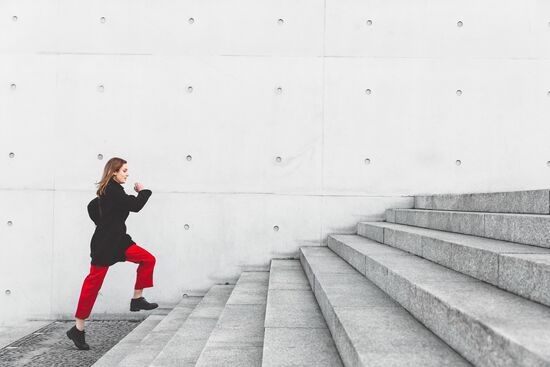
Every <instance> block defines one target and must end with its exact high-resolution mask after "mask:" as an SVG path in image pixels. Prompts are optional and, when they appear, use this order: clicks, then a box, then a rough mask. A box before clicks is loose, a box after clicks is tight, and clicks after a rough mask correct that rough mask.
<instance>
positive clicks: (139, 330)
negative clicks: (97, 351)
mask: <svg viewBox="0 0 550 367" xmlns="http://www.w3.org/2000/svg"><path fill="white" fill-rule="evenodd" d="M164 317H165V315H154V314H153V315H149V316H148V317H147V318H146V319H145V320H143V321H142V322H141V323H140V324H139V325H138V326H136V327H135V328H134V329H133V330H132V331H131V332H130V333H129V334H128V335H126V336H125V337H124V338H123V339H122V340H121V341H119V342H118V343H117V344H116V345H115V346H114V347H112V348H111V349H109V351H107V353H105V354H104V355H103V356H101V358H100V359H98V360H97V361H96V362H95V363H94V364H93V365H92V367H111V366H116V365H117V364H118V363H119V362H120V361H122V360H123V359H124V358H125V357H126V356H127V355H128V354H129V353H130V352H131V351H132V350H133V348H135V346H136V345H138V344H139V343H140V342H141V340H142V339H143V338H144V337H145V336H146V335H147V334H149V332H150V331H151V330H153V328H154V327H155V326H157V325H158V323H159V322H160V321H161V320H162V319H163V318H164Z"/></svg>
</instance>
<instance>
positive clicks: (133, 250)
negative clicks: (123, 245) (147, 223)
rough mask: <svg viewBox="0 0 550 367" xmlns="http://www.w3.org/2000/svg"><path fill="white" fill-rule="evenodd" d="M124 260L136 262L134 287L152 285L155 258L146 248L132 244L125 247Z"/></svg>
mask: <svg viewBox="0 0 550 367" xmlns="http://www.w3.org/2000/svg"><path fill="white" fill-rule="evenodd" d="M125 254H126V261H131V262H133V263H138V264H139V266H138V268H137V277H136V284H135V286H134V289H143V288H151V287H152V286H153V270H154V268H155V263H156V259H155V257H154V256H153V255H151V254H150V253H149V252H148V251H147V250H145V249H143V248H141V247H139V246H138V245H135V244H134V245H132V246H130V247H128V248H127V249H126V253H125Z"/></svg>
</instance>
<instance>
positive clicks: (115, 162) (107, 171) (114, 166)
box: [96, 157, 128, 196]
mask: <svg viewBox="0 0 550 367" xmlns="http://www.w3.org/2000/svg"><path fill="white" fill-rule="evenodd" d="M126 163H128V162H126V161H125V160H124V159H122V158H117V157H114V158H111V159H109V161H108V162H107V163H106V164H105V168H103V176H102V177H101V180H99V182H98V183H97V184H96V185H97V192H96V194H97V196H102V195H104V194H105V188H106V187H107V184H108V183H109V180H110V179H111V177H113V173H116V172H118V170H119V169H120V168H121V167H122V166H123V165H124V164H126Z"/></svg>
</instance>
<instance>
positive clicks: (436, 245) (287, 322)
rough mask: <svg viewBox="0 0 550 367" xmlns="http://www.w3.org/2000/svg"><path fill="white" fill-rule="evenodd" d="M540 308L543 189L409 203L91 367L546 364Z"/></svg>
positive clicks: (221, 291) (138, 336) (544, 317)
mask: <svg viewBox="0 0 550 367" xmlns="http://www.w3.org/2000/svg"><path fill="white" fill-rule="evenodd" d="M549 306H550V192H549V190H537V191H522V192H509V193H492V194H466V195H437V196H419V197H416V198H415V205H414V208H412V209H390V210H387V211H386V221H385V222H362V223H358V225H357V232H356V234H351V235H350V234H346V235H330V236H329V238H328V247H303V248H301V249H300V251H299V260H288V259H287V260H282V259H274V260H272V262H271V268H270V271H269V272H244V273H242V274H241V276H240V278H239V280H238V281H237V283H236V284H235V285H234V286H233V285H216V286H214V287H212V288H211V289H210V291H209V292H208V293H207V294H206V295H205V296H204V297H202V298H200V297H186V298H184V299H182V301H181V302H180V304H179V305H178V306H177V307H175V308H174V309H173V310H171V311H170V312H169V313H168V314H167V315H165V316H164V315H155V314H153V315H151V316H149V317H148V318H147V319H146V320H145V321H144V322H142V323H141V324H140V325H139V326H138V327H137V328H135V329H134V330H133V331H132V333H130V334H129V335H128V336H127V337H126V338H124V339H123V340H122V341H121V342H120V343H119V344H117V345H116V346H115V347H114V348H113V349H111V350H110V351H109V352H108V353H107V354H106V355H104V356H103V357H102V358H101V359H100V360H98V361H97V363H96V364H95V365H94V366H155V367H160V366H199V367H213V366H239V367H247V366H258V367H259V366H269V367H273V366H312V367H313V366H315V367H324V366H327V367H328V366H331V367H332V366H334V367H338V366H364V367H366V366H369V367H370V366H380V367H382V366H383V367H388V366H419V367H420V366H422V367H424V366H426V367H429V366H434V367H435V366H491V367H501V366H510V367H512V366H513V367H520V366H529V367H531V366H549V367H550V307H549ZM92 347H93V346H92Z"/></svg>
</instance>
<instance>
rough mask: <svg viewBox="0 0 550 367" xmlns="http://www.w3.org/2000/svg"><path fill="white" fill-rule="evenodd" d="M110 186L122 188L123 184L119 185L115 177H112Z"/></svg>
mask: <svg viewBox="0 0 550 367" xmlns="http://www.w3.org/2000/svg"><path fill="white" fill-rule="evenodd" d="M108 185H116V186H120V187H122V185H121V184H119V183H118V182H116V181H115V179H114V177H111V178H110V179H109V183H108Z"/></svg>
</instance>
